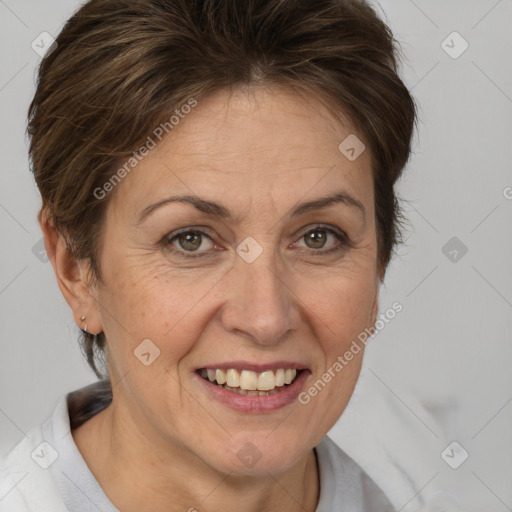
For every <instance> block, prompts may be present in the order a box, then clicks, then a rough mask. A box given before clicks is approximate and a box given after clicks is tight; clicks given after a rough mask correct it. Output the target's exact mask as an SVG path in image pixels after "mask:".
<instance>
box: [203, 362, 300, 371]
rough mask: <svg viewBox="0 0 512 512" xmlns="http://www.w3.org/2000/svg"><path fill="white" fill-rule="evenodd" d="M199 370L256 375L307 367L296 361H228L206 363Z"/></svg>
mask: <svg viewBox="0 0 512 512" xmlns="http://www.w3.org/2000/svg"><path fill="white" fill-rule="evenodd" d="M201 368H210V369H212V370H213V369H215V370H216V369H218V370H230V369H234V370H249V371H253V372H256V373H261V372H264V371H265V370H279V368H284V369H287V368H292V369H293V368H295V369H296V370H307V369H308V367H307V365H305V364H303V363H298V362H296V361H274V362H268V363H253V362H249V361H229V362H227V363H207V364H205V365H203V366H198V367H197V368H196V371H197V370H200V369H201Z"/></svg>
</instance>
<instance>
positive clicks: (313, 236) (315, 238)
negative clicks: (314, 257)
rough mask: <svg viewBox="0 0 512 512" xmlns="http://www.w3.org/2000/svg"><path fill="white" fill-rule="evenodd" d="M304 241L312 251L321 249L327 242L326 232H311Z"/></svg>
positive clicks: (305, 236)
mask: <svg viewBox="0 0 512 512" xmlns="http://www.w3.org/2000/svg"><path fill="white" fill-rule="evenodd" d="M304 240H305V241H306V245H307V246H308V247H310V248H311V249H321V248H322V247H323V246H324V245H325V242H326V241H327V234H326V230H320V229H318V230H315V231H310V232H309V233H306V234H305V235H304Z"/></svg>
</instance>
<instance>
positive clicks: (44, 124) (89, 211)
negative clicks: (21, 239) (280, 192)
mask: <svg viewBox="0 0 512 512" xmlns="http://www.w3.org/2000/svg"><path fill="white" fill-rule="evenodd" d="M56 42H57V46H56V48H55V49H54V50H53V51H51V52H50V53H49V54H48V55H47V56H46V57H45V58H44V59H43V60H42V62H41V65H40V68H39V72H38V82H37V90H36V93H35V96H34V98H33V100H32V102H31V105H30V108H29V113H28V134H29V137H30V150H29V151H30V159H31V164H32V170H33V173H34V176H35V179H36V182H37V186H38V188H39V190H40V192H41V196H42V200H43V206H42V209H44V210H45V211H46V212H48V213H47V215H48V216H49V217H50V218H51V219H52V220H53V222H54V225H55V227H56V229H58V230H59V232H61V233H62V234H63V235H64V236H66V237H67V238H66V240H68V247H69V250H70V251H72V253H73V255H74V257H76V258H77V259H89V261H90V264H91V268H92V270H93V274H94V275H93V277H94V279H96V280H97V281H99V282H101V268H100V265H99V258H98V256H99V253H100V249H101V242H102V238H101V233H102V225H103V223H104V221H105V208H106V206H107V204H108V197H107V198H105V199H103V198H99V199H98V197H97V196H96V195H95V194H94V190H97V189H98V187H102V186H103V185H104V184H105V183H106V182H107V181H108V180H109V179H111V178H112V175H113V172H114V171H115V169H117V168H119V167H117V166H119V165H121V164H122V162H125V161H126V160H127V159H128V158H130V157H133V154H134V152H136V151H137V150H138V149H139V148H140V147H141V146H142V145H143V143H144V142H145V141H146V138H147V136H148V135H149V134H150V133H151V132H152V130H154V128H155V126H158V125H159V124H160V123H162V122H163V121H164V120H165V119H169V117H170V115H172V113H173V112H174V111H175V110H176V109H177V108H179V107H180V106H181V105H183V104H185V103H187V101H188V100H189V99H190V98H195V99H196V100H197V101H200V98H201V97H204V96H205V95H206V94H208V93H211V92H213V91H215V90H218V89H221V88H233V87H236V86H240V85H249V86H250V85H267V84H268V85H280V86H283V85H284V86H290V87H293V88H298V89H301V90H302V91H305V92H307V93H310V94H313V95H315V96H316V97H319V98H320V99H323V101H326V104H327V105H328V106H329V108H330V110H331V111H333V112H335V111H337V110H338V111H339V112H341V113H344V114H346V115H348V116H349V118H350V119H351V121H352V122H353V123H354V125H355V127H356V128H357V129H358V130H359V132H360V133H361V134H362V135H363V136H364V137H365V139H366V141H367V142H368V144H369V146H370V150H371V154H372V159H373V177H374V186H375V208H376V226H377V228H376V229H377V240H378V263H379V266H380V268H381V269H382V273H384V271H385V268H386V267H387V265H388V263H389V260H390V258H391V255H392V251H393V248H394V246H395V244H396V243H397V241H398V240H399V235H400V230H399V221H400V218H401V215H400V206H399V203H398V201H397V197H396V195H395V192H394V184H395V182H396V180H397V179H398V177H399V176H400V174H401V172H402V170H403V168H404V166H405V164H406V163H407V161H408V159H409V155H410V146H411V138H412V134H413V130H414V125H415V122H416V107H415V102H414V100H413V98H412V96H411V95H410V93H409V91H408V90H407V88H406V86H405V85H404V83H403V82H402V80H401V79H400V77H399V76H398V63H399V61H398V54H399V51H400V48H399V45H398V42H397V41H396V40H395V39H394V37H393V35H392V33H391V31H390V29H389V28H388V26H387V25H386V24H385V23H384V22H383V21H382V20H381V19H380V18H379V16H378V15H377V14H376V12H375V10H374V8H373V7H371V6H370V5H369V3H368V2H366V1H365V0H90V1H88V2H86V3H85V4H84V5H83V6H82V7H81V8H80V9H79V10H78V11H77V12H76V13H75V14H74V15H73V16H72V17H71V18H70V19H69V20H68V21H67V23H66V24H65V26H64V27H63V29H62V31H61V32H60V34H59V35H58V37H57V39H56ZM340 142H341V141H340ZM84 336H85V337H84V338H83V339H82V340H81V344H82V347H83V348H84V350H85V354H86V356H87V359H88V362H89V364H90V365H91V367H92V368H93V370H94V371H95V373H96V374H97V375H98V377H100V376H101V373H100V372H99V371H98V368H97V367H96V365H95V353H94V349H95V348H96V349H97V350H96V351H97V352H99V353H103V349H104V346H105V338H104V334H103V333H101V334H100V335H98V336H97V337H96V339H95V338H94V337H93V336H92V335H88V334H86V335H84ZM95 342H96V347H95ZM96 355H98V354H96Z"/></svg>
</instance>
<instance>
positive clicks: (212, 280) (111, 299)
mask: <svg viewBox="0 0 512 512" xmlns="http://www.w3.org/2000/svg"><path fill="white" fill-rule="evenodd" d="M217 274H219V275H217ZM221 277H222V274H220V273H218V272H217V273H215V275H214V276H212V275H211V274H210V275H205V273H202V274H201V275H199V273H195V274H194V273H193V272H186V271H183V270H181V271H179V272H178V271H171V270H169V266H166V265H149V264H148V265H137V266H135V265H134V266H132V267H130V268H128V267H125V268H124V270H123V269H117V270H116V272H115V273H113V274H112V275H111V279H112V281H111V283H113V284H114V285H113V286H112V285H111V286H109V292H108V294H105V295H104V297H103V300H104V302H105V304H106V307H105V310H107V309H108V312H109V313H107V314H106V316H107V317H109V321H108V322H107V325H106V326H105V332H107V337H108V339H109V340H111V342H112V344H113V347H112V351H116V352H118V353H119V352H123V353H125V354H128V355H130V354H132V355H133V351H134V350H135V349H136V348H137V346H138V345H139V344H140V343H141V342H142V341H143V340H146V339H149V340H151V342H152V343H154V344H155V346H156V347H158V349H159V350H160V355H161V356H164V357H162V358H161V359H160V362H162V361H164V360H165V363H164V364H165V365H166V366H167V367H171V366H173V365H176V364H177V363H178V362H179V360H180V358H181V357H183V356H184V355H185V354H186V353H187V352H188V351H189V350H191V348H192V347H193V346H194V343H195V342H196V340H197V339H198V338H199V337H200V333H201V332H202V330H203V329H204V328H205V325H206V324H207V323H208V321H209V320H210V316H211V315H210V314H209V313H208V311H206V310H205V305H206V304H207V303H208V296H209V293H213V289H214V288H215V285H216V283H218V282H219V279H221ZM212 314H213V313H212ZM107 328H108V330H107ZM132 362H133V361H132V360H131V359H128V361H127V363H128V364H130V363H132Z"/></svg>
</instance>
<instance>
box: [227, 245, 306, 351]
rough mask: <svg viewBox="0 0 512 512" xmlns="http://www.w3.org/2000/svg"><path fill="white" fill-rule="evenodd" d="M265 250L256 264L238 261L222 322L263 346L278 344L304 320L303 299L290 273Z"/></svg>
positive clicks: (233, 331)
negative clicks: (293, 286)
mask: <svg viewBox="0 0 512 512" xmlns="http://www.w3.org/2000/svg"><path fill="white" fill-rule="evenodd" d="M270 252H271V251H270V250H266V251H263V254H261V255H260V256H259V257H258V258H257V259H256V260H255V261H253V262H252V263H247V262H246V261H244V260H243V259H242V258H237V259H236V261H235V263H234V268H233V269H232V270H231V272H230V273H229V277H228V280H229V284H228V285H227V286H228V289H226V290H225V292H226V294H227V295H226V301H225V303H224V304H223V308H222V312H221V322H222V325H223V327H224V329H226V331H228V332H231V333H234V334H237V335H238V336H243V337H245V338H247V339H249V340H251V341H253V342H254V343H257V344H260V345H276V344H278V343H279V342H280V341H282V340H283V339H284V338H285V337H286V336H287V335H289V334H290V332H291V331H293V330H296V329H298V327H299V325H300V321H301V315H300V310H299V308H298V304H299V302H300V301H299V300H298V298H297V296H296V294H295V293H294V291H293V290H292V289H291V287H290V286H289V285H288V284H287V283H286V281H285V280H286V272H285V271H284V269H283V268H279V267H278V265H277V262H276V261H275V257H274V256H266V255H267V254H269V253H270Z"/></svg>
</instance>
